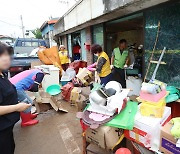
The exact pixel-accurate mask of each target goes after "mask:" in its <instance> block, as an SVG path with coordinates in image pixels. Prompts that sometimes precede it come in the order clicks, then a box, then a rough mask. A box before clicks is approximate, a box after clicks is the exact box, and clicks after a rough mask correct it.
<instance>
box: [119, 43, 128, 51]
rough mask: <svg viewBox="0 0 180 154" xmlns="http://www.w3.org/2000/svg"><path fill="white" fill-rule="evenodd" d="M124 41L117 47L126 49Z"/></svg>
mask: <svg viewBox="0 0 180 154" xmlns="http://www.w3.org/2000/svg"><path fill="white" fill-rule="evenodd" d="M126 47H127V46H126V43H125V42H123V43H121V44H120V45H119V48H120V49H126Z"/></svg>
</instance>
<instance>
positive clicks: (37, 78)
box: [9, 69, 44, 127]
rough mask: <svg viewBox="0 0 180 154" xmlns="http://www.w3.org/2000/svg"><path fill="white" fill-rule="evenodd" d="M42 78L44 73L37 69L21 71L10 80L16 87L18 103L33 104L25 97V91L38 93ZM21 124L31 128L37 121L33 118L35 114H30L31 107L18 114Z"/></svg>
mask: <svg viewBox="0 0 180 154" xmlns="http://www.w3.org/2000/svg"><path fill="white" fill-rule="evenodd" d="M43 78H44V73H43V72H42V71H41V70H39V69H31V70H26V71H23V72H21V73H19V74H17V75H15V76H14V77H12V78H10V79H9V80H10V82H11V83H12V84H13V85H14V86H15V87H16V90H17V95H18V101H19V102H26V103H28V104H33V101H32V99H31V98H30V97H29V96H28V95H27V93H26V91H31V92H38V89H39V85H40V84H41V82H42V80H43ZM20 116H21V119H22V122H21V126H22V127H26V126H31V125H35V124H37V123H38V122H39V121H38V120H35V119H34V118H36V117H37V114H31V107H29V108H28V109H27V110H25V111H24V112H21V113H20Z"/></svg>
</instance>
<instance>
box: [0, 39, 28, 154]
mask: <svg viewBox="0 0 180 154" xmlns="http://www.w3.org/2000/svg"><path fill="white" fill-rule="evenodd" d="M12 52H13V50H12V48H11V47H8V46H7V45H5V44H3V43H1V42H0V153H1V154H13V153H14V149H15V143H14V137H13V128H14V125H15V123H16V122H18V121H19V118H20V114H19V112H22V111H24V110H26V109H27V108H29V107H30V106H31V105H30V104H26V103H19V104H18V98H17V92H16V88H15V87H14V86H13V85H12V84H11V82H10V81H9V80H8V78H7V75H6V74H5V73H3V71H5V70H7V69H8V68H9V67H10V61H11V57H10V55H11V54H12Z"/></svg>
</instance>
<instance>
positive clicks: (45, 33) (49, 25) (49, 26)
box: [40, 18, 58, 47]
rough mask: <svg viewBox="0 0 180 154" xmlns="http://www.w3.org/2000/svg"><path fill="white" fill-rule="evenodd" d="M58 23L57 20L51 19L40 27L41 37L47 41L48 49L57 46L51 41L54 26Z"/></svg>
mask: <svg viewBox="0 0 180 154" xmlns="http://www.w3.org/2000/svg"><path fill="white" fill-rule="evenodd" d="M57 21H58V18H52V19H51V20H49V21H45V22H44V23H43V24H42V26H41V27H40V30H41V33H42V37H43V39H45V40H46V41H47V43H48V44H49V46H50V47H52V46H55V45H57V44H56V42H55V41H54V40H53V36H54V34H53V30H54V24H55V23H56V22H57Z"/></svg>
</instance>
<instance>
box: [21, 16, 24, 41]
mask: <svg viewBox="0 0 180 154" xmlns="http://www.w3.org/2000/svg"><path fill="white" fill-rule="evenodd" d="M20 19H21V29H22V36H23V38H25V34H24V25H23V18H22V15H21V16H20Z"/></svg>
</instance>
